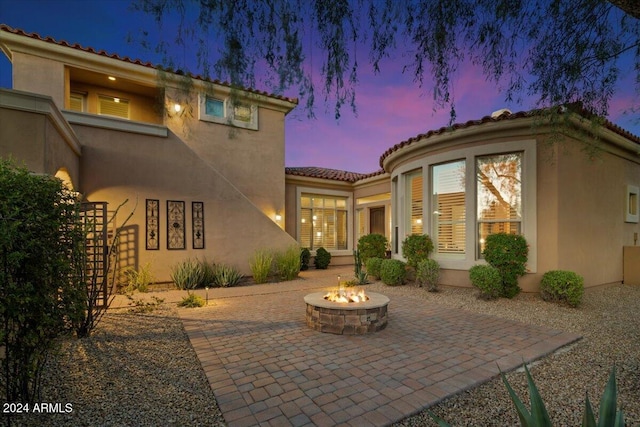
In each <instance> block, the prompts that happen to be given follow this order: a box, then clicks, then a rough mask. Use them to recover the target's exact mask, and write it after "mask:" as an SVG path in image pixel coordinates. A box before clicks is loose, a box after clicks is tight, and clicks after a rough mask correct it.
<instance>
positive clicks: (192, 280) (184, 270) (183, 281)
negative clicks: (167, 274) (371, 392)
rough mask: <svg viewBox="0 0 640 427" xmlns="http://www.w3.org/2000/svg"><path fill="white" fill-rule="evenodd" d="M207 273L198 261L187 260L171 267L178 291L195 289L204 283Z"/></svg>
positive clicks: (172, 277)
mask: <svg viewBox="0 0 640 427" xmlns="http://www.w3.org/2000/svg"><path fill="white" fill-rule="evenodd" d="M206 274H207V272H206V271H205V269H204V268H203V264H202V263H201V262H200V261H198V260H197V259H191V258H187V259H185V260H183V261H181V262H179V263H178V264H176V265H174V266H172V267H171V280H173V283H175V285H176V288H178V289H195V288H197V287H198V286H199V285H201V284H203V283H204V280H205V278H206Z"/></svg>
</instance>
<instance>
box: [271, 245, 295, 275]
mask: <svg viewBox="0 0 640 427" xmlns="http://www.w3.org/2000/svg"><path fill="white" fill-rule="evenodd" d="M275 270H276V274H277V275H278V277H280V280H283V281H284V280H293V279H295V278H296V277H298V273H300V247H299V246H298V245H292V246H289V247H288V248H287V249H285V250H284V251H283V252H278V253H276V254H275Z"/></svg>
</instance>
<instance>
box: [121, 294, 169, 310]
mask: <svg viewBox="0 0 640 427" xmlns="http://www.w3.org/2000/svg"><path fill="white" fill-rule="evenodd" d="M127 298H128V299H129V305H130V306H131V308H130V309H129V311H130V312H131V313H151V312H152V311H154V310H155V309H157V308H160V307H161V306H162V304H163V303H164V299H163V298H158V297H156V296H152V297H151V301H145V300H143V299H142V298H138V299H135V298H134V297H133V296H131V295H127Z"/></svg>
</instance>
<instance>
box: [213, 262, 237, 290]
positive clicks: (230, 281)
mask: <svg viewBox="0 0 640 427" xmlns="http://www.w3.org/2000/svg"><path fill="white" fill-rule="evenodd" d="M242 277H243V276H242V273H240V271H238V269H237V268H235V267H233V266H230V265H227V264H216V265H215V266H214V268H213V284H214V285H215V286H218V287H220V288H228V287H231V286H236V285H237V284H238V283H240V280H242Z"/></svg>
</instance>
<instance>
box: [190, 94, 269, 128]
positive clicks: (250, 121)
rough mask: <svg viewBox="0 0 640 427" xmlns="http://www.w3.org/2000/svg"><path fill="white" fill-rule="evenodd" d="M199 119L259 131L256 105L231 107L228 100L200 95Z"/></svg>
mask: <svg viewBox="0 0 640 427" xmlns="http://www.w3.org/2000/svg"><path fill="white" fill-rule="evenodd" d="M199 98H200V102H199V105H200V108H199V119H200V120H203V121H207V122H213V123H219V124H223V125H232V126H237V127H241V128H244V129H251V130H258V107H257V106H255V105H246V104H240V103H238V104H235V105H231V102H230V101H229V100H228V99H220V98H216V97H213V96H208V95H204V94H200V95H199Z"/></svg>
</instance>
